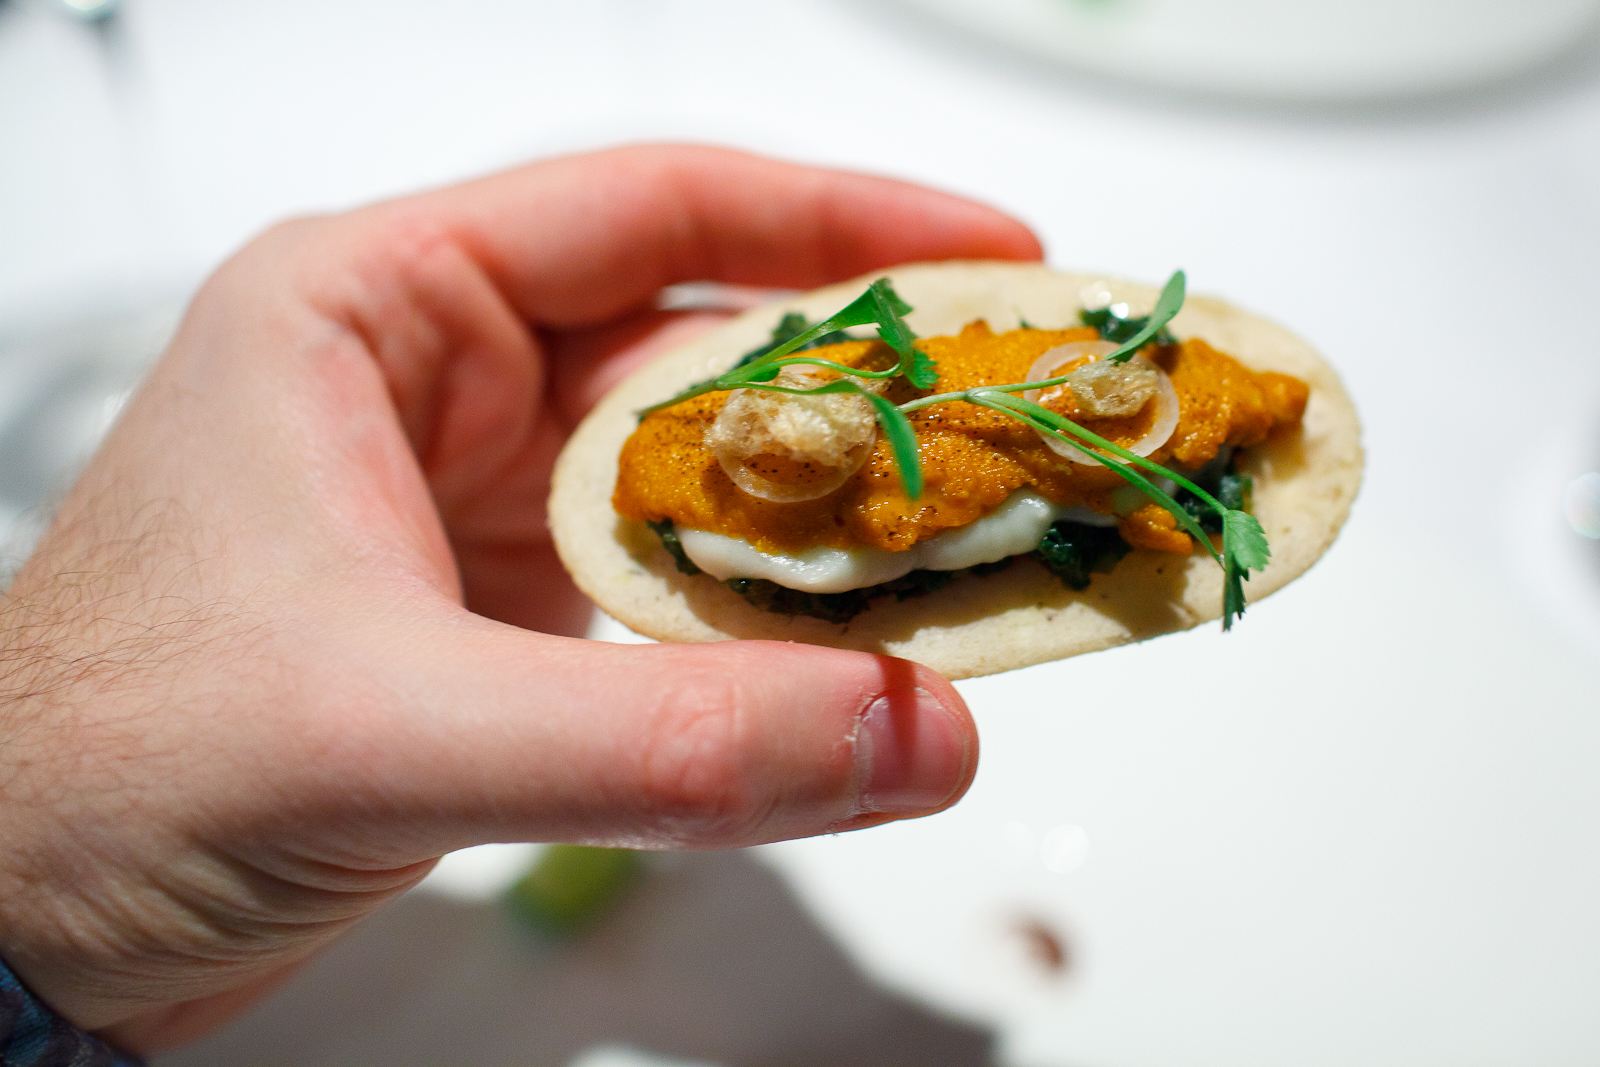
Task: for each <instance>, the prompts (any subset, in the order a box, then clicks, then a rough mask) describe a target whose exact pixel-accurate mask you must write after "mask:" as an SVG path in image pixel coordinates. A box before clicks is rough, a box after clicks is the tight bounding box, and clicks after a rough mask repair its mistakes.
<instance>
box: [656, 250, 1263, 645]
mask: <svg viewBox="0 0 1600 1067" xmlns="http://www.w3.org/2000/svg"><path fill="white" fill-rule="evenodd" d="M1185 295H1186V278H1185V276H1184V273H1183V271H1181V270H1180V271H1175V272H1173V274H1172V277H1170V278H1168V279H1167V283H1166V285H1164V286H1163V287H1162V289H1161V295H1160V296H1159V297H1158V298H1157V300H1156V304H1155V307H1154V308H1152V309H1151V311H1150V314H1149V316H1147V317H1146V319H1145V321H1144V325H1143V327H1142V328H1141V329H1139V330H1138V331H1137V332H1136V333H1135V334H1134V335H1133V336H1131V337H1129V338H1128V339H1127V340H1125V341H1124V342H1122V344H1120V345H1119V346H1118V347H1117V348H1116V350H1115V351H1113V352H1111V353H1110V354H1109V355H1107V356H1105V357H1103V358H1104V359H1105V360H1107V361H1109V362H1113V363H1123V362H1126V361H1127V360H1129V359H1132V358H1133V356H1134V355H1135V354H1136V353H1137V352H1138V351H1139V350H1140V349H1141V348H1143V347H1144V346H1145V345H1147V344H1149V343H1150V342H1151V341H1152V340H1158V341H1159V340H1164V339H1165V338H1167V337H1170V334H1166V333H1164V331H1165V329H1166V326H1167V323H1169V322H1171V321H1172V318H1173V316H1175V315H1176V314H1177V313H1178V311H1179V309H1181V308H1182V307H1183V302H1184V298H1185ZM910 312H911V306H910V305H909V304H907V303H906V302H905V301H904V300H902V299H901V298H900V296H899V294H897V293H896V292H895V291H894V288H893V286H891V285H890V284H889V279H887V278H880V279H878V280H877V281H875V282H873V283H872V284H871V285H870V286H868V287H867V291H866V292H864V293H862V294H861V296H859V297H858V298H856V299H855V300H853V301H851V302H850V304H849V305H847V306H846V307H845V308H843V309H842V310H840V311H839V312H838V313H837V314H835V315H833V316H831V317H829V318H826V319H824V320H822V321H821V322H819V323H816V324H815V325H813V326H811V327H809V328H808V329H806V330H804V331H803V332H800V333H798V334H795V335H794V336H792V337H790V338H789V339H788V340H786V341H784V342H783V343H782V344H779V345H777V346H776V347H773V348H771V349H770V350H769V351H767V352H765V353H762V354H761V355H759V356H757V357H756V358H754V359H750V360H748V361H746V362H741V363H740V364H739V365H738V366H736V367H734V368H733V369H731V370H729V371H727V372H726V373H724V374H721V375H719V376H718V377H716V378H713V379H712V380H710V381H707V382H701V383H700V384H699V385H695V386H691V387H690V388H688V389H685V390H684V391H683V392H681V393H679V394H678V395H676V396H674V397H672V398H670V399H668V400H664V401H662V402H661V403H659V404H655V405H652V406H651V407H648V408H645V409H644V410H643V411H641V412H640V413H639V417H640V418H641V419H643V418H644V417H645V416H647V415H649V414H651V413H653V412H656V411H660V410H662V409H663V408H667V407H671V406H673V405H674V404H681V403H682V402H684V401H685V400H690V399H693V398H694V397H697V396H701V395H703V394H705V393H713V392H722V391H726V390H731V389H761V390H765V391H770V392H775V393H790V394H795V395H801V394H809V393H855V394H858V395H860V396H863V397H866V399H867V400H868V401H869V402H870V403H871V404H872V406H873V409H874V412H875V413H876V415H877V418H878V424H879V426H880V427H881V428H882V429H883V433H884V438H885V439H886V440H887V441H888V442H889V447H890V450H891V451H892V452H893V454H894V459H895V465H896V467H897V468H898V469H899V472H900V479H901V482H902V483H903V485H904V486H905V491H906V495H907V496H908V497H910V498H911V499H912V500H915V499H917V498H918V497H920V496H921V495H922V489H923V484H924V479H923V475H922V464H921V462H920V460H919V459H918V456H917V438H916V432H915V430H914V429H913V428H912V426H911V421H910V420H909V419H908V418H907V416H908V415H910V414H911V413H912V412H914V411H918V410H920V409H922V408H925V407H931V406H933V405H935V404H946V403H951V402H953V401H965V402H966V403H969V404H974V405H976V406H978V407H981V408H985V409H987V410H990V411H994V412H998V413H1000V414H1002V415H1006V416H1008V417H1010V418H1013V419H1016V420H1017V421H1018V422H1021V423H1023V424H1024V425H1027V426H1029V427H1031V428H1032V429H1034V430H1036V431H1038V432H1039V433H1041V434H1046V435H1049V436H1051V437H1055V438H1058V439H1059V440H1062V441H1066V442H1068V443H1070V444H1073V445H1077V446H1079V447H1085V448H1093V449H1098V450H1099V453H1098V454H1097V455H1096V457H1095V458H1096V459H1097V460H1098V461H1099V462H1101V463H1102V464H1104V465H1105V466H1106V467H1108V468H1109V469H1110V470H1112V471H1114V472H1115V473H1116V474H1117V476H1118V477H1120V478H1122V480H1123V481H1125V482H1127V483H1128V484H1129V485H1132V486H1133V487H1134V488H1136V489H1138V490H1139V491H1140V492H1141V493H1143V494H1144V495H1145V496H1146V497H1148V498H1149V499H1150V500H1151V501H1152V502H1154V503H1155V504H1157V505H1159V506H1160V507H1162V508H1163V509H1165V510H1166V511H1167V512H1168V513H1169V514H1171V515H1172V517H1173V518H1174V519H1175V520H1177V522H1178V524H1179V525H1180V526H1182V527H1183V529H1184V531H1185V532H1187V533H1188V534H1189V535H1190V536H1191V537H1193V538H1194V539H1195V541H1196V542H1197V543H1199V544H1200V545H1201V546H1203V547H1204V548H1205V550H1206V551H1207V552H1208V553H1210V555H1211V558H1212V559H1214V560H1215V561H1216V562H1217V563H1218V565H1220V566H1221V567H1222V571H1223V595H1222V628H1223V629H1224V630H1228V629H1231V628H1232V627H1233V621H1234V619H1236V618H1238V617H1240V616H1242V615H1243V614H1244V609H1245V596H1244V583H1245V582H1246V581H1248V580H1249V578H1250V574H1251V572H1252V571H1259V570H1261V569H1262V568H1264V567H1265V566H1266V565H1267V561H1268V559H1269V558H1270V557H1271V549H1270V548H1269V547H1268V545H1267V537H1266V533H1265V531H1263V530H1262V528H1261V523H1259V522H1258V521H1256V518H1255V517H1254V516H1253V515H1251V514H1249V513H1248V512H1246V511H1243V510H1241V509H1238V508H1230V507H1228V506H1227V505H1225V504H1223V503H1222V502H1221V501H1219V500H1218V499H1217V498H1216V497H1214V496H1212V495H1211V494H1210V493H1208V492H1207V491H1206V490H1205V489H1203V488H1201V487H1200V486H1198V485H1196V484H1195V483H1194V482H1192V481H1190V480H1189V479H1188V478H1185V477H1184V476H1183V475H1182V474H1180V473H1179V472H1177V471H1174V470H1172V469H1170V468H1168V467H1163V466H1161V465H1160V464H1158V463H1155V462H1154V461H1152V460H1149V459H1146V458H1145V457H1143V456H1140V455H1136V454H1135V453H1133V452H1130V451H1128V450H1127V449H1125V448H1123V447H1121V446H1120V445H1117V444H1114V443H1113V442H1111V441H1108V440H1106V439H1105V438H1104V437H1101V436H1100V435H1099V434H1096V433H1094V432H1093V431H1091V430H1087V429H1085V428H1084V427H1082V426H1079V425H1078V424H1077V423H1075V422H1072V421H1071V420H1070V419H1067V418H1064V417H1063V416H1061V415H1059V414H1057V413H1056V412H1054V411H1051V410H1050V409H1049V408H1047V407H1044V406H1043V405H1041V404H1037V403H1034V402H1033V401H1031V400H1027V399H1026V398H1024V397H1020V396H1016V395H1014V394H1016V393H1022V392H1027V391H1030V390H1035V389H1048V388H1052V387H1054V386H1057V385H1063V384H1066V382H1067V375H1061V376H1059V377H1055V378H1047V379H1045V380H1044V381H1038V382H1013V383H1010V384H1006V385H985V386H977V387H974V388H971V389H961V390H956V391H952V392H947V393H934V394H931V395H929V396H923V397H918V398H917V399H915V400H910V401H907V402H906V403H904V404H899V405H896V404H894V403H892V402H891V401H889V400H887V399H885V398H884V397H882V396H879V395H878V394H876V393H874V392H872V391H870V390H868V389H864V388H862V386H861V385H860V384H859V383H858V381H857V380H858V379H863V378H867V379H889V378H896V377H903V378H905V379H906V380H907V381H909V382H910V383H911V384H912V385H914V386H916V387H917V388H918V389H932V388H933V387H934V386H935V385H936V384H937V383H938V379H939V373H938V368H937V366H936V365H935V364H934V362H933V360H932V359H930V358H929V357H928V355H927V353H925V352H923V351H922V350H921V349H918V348H917V347H916V346H915V345H914V344H913V343H912V342H913V341H915V339H916V335H915V334H914V333H912V332H911V329H910V327H908V326H907V325H906V323H905V320H904V318H903V316H905V315H907V314H910ZM867 325H875V326H876V327H877V330H878V336H879V337H880V338H882V339H883V341H884V343H885V344H887V345H888V346H889V347H890V348H891V349H893V350H894V352H895V353H896V355H897V356H898V357H899V358H898V359H897V360H896V362H895V365H894V366H893V367H892V368H890V369H889V370H883V371H869V370H862V369H860V368H856V367H847V366H844V365H843V364H840V363H836V362H834V361H833V360H830V359H827V358H826V357H822V356H813V355H805V354H800V355H796V354H794V353H796V352H799V351H800V350H801V349H803V348H804V347H805V346H806V345H808V344H810V343H812V342H813V341H815V340H816V339H818V338H820V337H823V336H825V335H827V334H831V333H834V332H836V331H840V330H844V329H848V328H849V327H852V326H867ZM793 364H810V365H813V366H818V367H826V368H828V369H831V370H836V371H838V372H840V373H841V374H843V375H847V377H842V378H839V379H837V380H835V381H831V382H828V383H826V384H824V385H821V386H818V387H816V388H812V389H795V388H791V387H788V386H781V385H775V384H773V380H774V379H775V378H777V376H778V373H779V372H780V371H781V370H782V369H783V368H784V367H787V366H791V365H793ZM1152 475H1153V476H1154V478H1152V477H1151V476H1152ZM1155 478H1162V479H1168V480H1170V481H1172V482H1174V483H1176V484H1177V485H1179V486H1182V487H1183V488H1184V489H1185V490H1187V491H1188V493H1189V494H1190V495H1191V496H1192V497H1193V498H1194V500H1195V501H1198V502H1199V505H1200V508H1201V509H1203V511H1209V512H1210V513H1211V514H1213V515H1215V516H1216V519H1218V520H1220V527H1221V530H1222V546H1221V548H1220V550H1219V549H1218V547H1217V546H1215V545H1213V544H1212V542H1211V537H1210V536H1209V534H1208V533H1207V531H1206V530H1205V529H1204V527H1203V526H1202V525H1201V521H1200V517H1198V516H1197V515H1195V514H1194V513H1192V512H1191V510H1190V508H1186V507H1185V506H1184V505H1183V504H1180V503H1178V501H1177V500H1175V499H1173V497H1172V496H1171V495H1170V494H1168V493H1167V492H1166V491H1165V490H1164V489H1162V488H1161V486H1160V485H1158V484H1157V482H1156V481H1155ZM1192 506H1193V505H1192V504H1191V507H1192Z"/></svg>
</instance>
